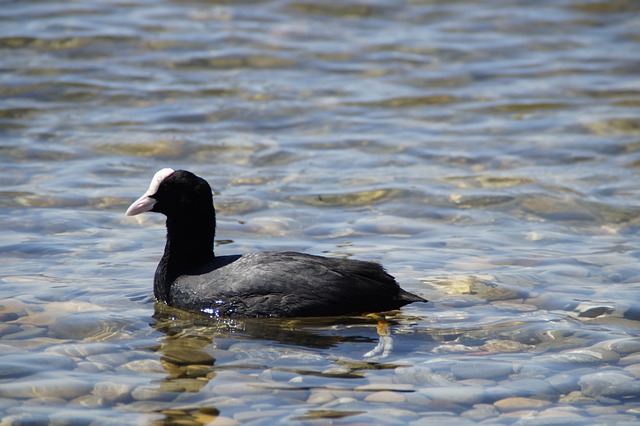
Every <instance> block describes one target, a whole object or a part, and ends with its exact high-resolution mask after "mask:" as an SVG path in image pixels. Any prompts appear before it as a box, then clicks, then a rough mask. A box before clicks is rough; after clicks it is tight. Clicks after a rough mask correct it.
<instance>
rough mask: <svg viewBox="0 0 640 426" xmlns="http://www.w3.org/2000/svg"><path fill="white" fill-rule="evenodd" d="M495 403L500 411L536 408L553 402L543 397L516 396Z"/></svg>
mask: <svg viewBox="0 0 640 426" xmlns="http://www.w3.org/2000/svg"><path fill="white" fill-rule="evenodd" d="M493 405H494V406H495V407H496V408H498V409H499V410H500V411H515V410H527V409H532V410H535V409H540V408H543V407H548V406H550V405H551V402H549V401H545V400H542V399H533V398H522V397H514V398H505V399H501V400H499V401H496V402H495V403H494V404H493Z"/></svg>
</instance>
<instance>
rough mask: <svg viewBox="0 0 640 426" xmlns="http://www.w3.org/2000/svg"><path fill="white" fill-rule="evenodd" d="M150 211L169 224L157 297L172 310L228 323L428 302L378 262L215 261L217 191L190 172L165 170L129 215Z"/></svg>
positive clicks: (255, 257)
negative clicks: (228, 320) (232, 319)
mask: <svg viewBox="0 0 640 426" xmlns="http://www.w3.org/2000/svg"><path fill="white" fill-rule="evenodd" d="M149 211H151V212H157V213H162V214H164V215H165V216H166V217H167V221H166V226H167V240H166V245H165V248H164V255H163V256H162V259H161V260H160V263H159V264H158V267H157V269H156V273H155V277H154V295H155V297H156V299H158V301H160V302H163V303H166V304H167V305H170V306H174V307H177V308H182V309H186V310H191V311H201V312H204V313H207V314H209V315H214V316H222V317H227V316H228V317H309V316H334V315H352V314H353V315H360V314H363V313H373V312H383V311H389V310H392V309H398V308H400V307H402V306H404V305H407V304H409V303H412V302H427V300H426V299H423V298H422V297H420V296H417V295H415V294H412V293H409V292H407V291H405V290H403V289H401V288H400V286H399V285H398V283H397V282H396V280H395V279H394V278H393V277H392V276H391V275H389V274H388V273H387V272H386V271H385V270H384V268H383V267H382V266H381V265H380V264H378V263H375V262H366V261H359V260H351V259H336V258H328V257H322V256H314V255H310V254H304V253H295V252H288V251H265V252H258V253H249V254H243V255H232V256H215V255H214V252H213V244H214V237H215V231H216V214H215V210H214V207H213V196H212V192H211V187H210V186H209V184H208V183H207V181H206V180H204V179H202V178H200V177H198V176H196V175H195V174H193V173H191V172H188V171H186V170H176V171H174V170H172V169H162V170H160V171H158V172H157V173H156V174H155V176H154V177H153V179H152V180H151V185H150V186H149V189H148V190H147V192H146V193H145V194H144V195H143V196H142V197H140V198H139V199H138V200H136V201H135V202H134V203H133V204H132V205H131V206H130V207H129V208H128V209H127V212H126V214H127V216H135V215H137V214H140V213H144V212H149Z"/></svg>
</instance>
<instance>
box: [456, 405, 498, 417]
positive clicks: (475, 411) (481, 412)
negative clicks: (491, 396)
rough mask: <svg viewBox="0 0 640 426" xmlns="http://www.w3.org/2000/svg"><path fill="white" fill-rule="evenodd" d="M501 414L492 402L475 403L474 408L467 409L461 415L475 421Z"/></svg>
mask: <svg viewBox="0 0 640 426" xmlns="http://www.w3.org/2000/svg"><path fill="white" fill-rule="evenodd" d="M499 414H500V413H499V412H498V410H497V409H496V407H494V406H493V405H491V404H475V405H474V406H473V408H472V409H470V410H466V411H465V412H464V413H462V414H461V416H462V417H467V418H469V419H472V420H475V421H482V420H485V419H489V418H492V417H498V415H499Z"/></svg>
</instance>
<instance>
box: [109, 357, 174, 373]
mask: <svg viewBox="0 0 640 426" xmlns="http://www.w3.org/2000/svg"><path fill="white" fill-rule="evenodd" d="M119 370H128V371H133V372H136V373H141V374H167V370H165V369H164V368H163V367H162V363H161V362H160V361H158V360H156V359H138V360H134V361H129V362H127V363H125V364H122V365H121V366H120V367H119V368H117V369H116V371H119Z"/></svg>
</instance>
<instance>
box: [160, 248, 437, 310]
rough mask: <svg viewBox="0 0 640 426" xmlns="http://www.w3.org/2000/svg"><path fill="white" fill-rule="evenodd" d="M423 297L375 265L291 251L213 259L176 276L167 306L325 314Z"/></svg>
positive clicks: (390, 305)
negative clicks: (407, 289)
mask: <svg viewBox="0 0 640 426" xmlns="http://www.w3.org/2000/svg"><path fill="white" fill-rule="evenodd" d="M416 301H426V300H424V299H423V298H421V297H419V296H416V295H414V294H411V293H408V292H406V291H404V290H402V289H401V288H400V287H399V285H398V283H397V282H396V281H395V279H394V278H393V277H392V276H391V275H389V274H388V273H386V272H385V270H384V269H383V268H382V266H381V265H379V264H378V263H374V262H365V261H358V260H350V259H335V258H327V257H321V256H313V255H309V254H303V253H294V252H260V253H251V254H246V255H243V256H223V257H216V258H215V259H214V260H213V261H211V262H209V263H208V264H206V265H203V266H202V267H200V268H198V269H197V270H194V271H190V273H189V274H185V275H181V276H180V277H178V278H177V279H176V280H175V281H174V283H173V284H172V286H171V302H172V303H171V304H172V305H174V306H177V307H180V308H183V309H189V310H197V311H204V312H206V313H209V314H212V315H220V316H243V317H255V316H277V317H293V316H328V315H348V314H358V315H359V314H362V313H365V312H382V311H388V310H392V309H397V308H400V307H401V306H404V305H406V304H408V303H411V302H416Z"/></svg>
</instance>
